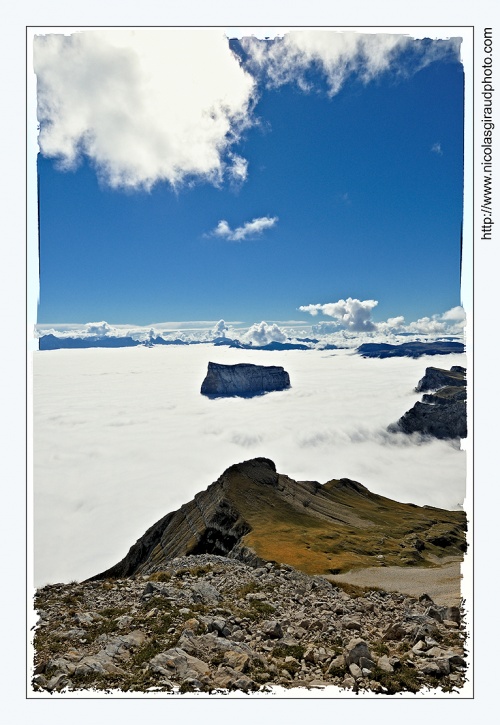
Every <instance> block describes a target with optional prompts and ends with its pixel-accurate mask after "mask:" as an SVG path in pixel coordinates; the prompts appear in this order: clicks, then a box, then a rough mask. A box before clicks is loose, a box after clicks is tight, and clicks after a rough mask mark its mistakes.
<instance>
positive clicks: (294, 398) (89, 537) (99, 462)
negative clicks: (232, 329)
mask: <svg viewBox="0 0 500 725" xmlns="http://www.w3.org/2000/svg"><path fill="white" fill-rule="evenodd" d="M209 360H210V361H213V362H218V363H229V364H234V363H238V362H252V363H256V364H264V365H271V364H272V365H282V366H283V367H284V368H285V369H286V370H287V371H288V372H289V374H290V379H291V385H292V387H291V389H290V390H287V391H283V392H275V393H269V394H267V395H264V396H262V397H257V398H252V399H240V398H228V399H215V400H211V399H208V398H205V397H204V396H202V395H201V394H200V387H201V383H202V381H203V379H204V377H205V374H206V370H207V364H208V361H209ZM428 365H434V366H437V367H446V368H449V367H450V366H451V365H466V359H465V355H446V356H433V357H431V358H429V357H422V358H420V359H416V360H414V359H410V358H390V359H385V360H380V359H364V358H362V357H360V356H359V355H357V354H355V353H354V351H353V350H352V349H351V350H333V351H324V350H323V351H322V350H305V351H301V350H292V351H283V352H282V351H279V352H266V351H258V350H255V351H251V352H249V351H247V350H239V349H232V348H227V347H214V346H213V345H210V344H199V345H190V346H169V347H153V348H148V347H142V346H141V347H136V348H125V349H84V350H54V351H45V352H35V353H34V355H33V457H34V476H33V493H34V499H33V500H34V505H33V520H34V521H33V523H34V542H33V543H34V551H35V558H34V569H35V571H34V578H35V584H36V586H41V585H44V584H46V583H49V582H61V581H63V582H67V581H71V580H75V579H76V580H81V579H83V578H86V577H89V576H91V575H93V574H97V573H98V572H100V571H102V570H104V569H106V568H108V567H109V566H111V565H113V564H115V563H116V562H117V561H118V560H119V559H121V558H122V557H123V556H124V555H125V554H126V553H127V551H128V549H129V547H130V546H131V545H132V544H133V543H134V542H135V541H136V540H137V539H138V538H139V537H140V536H141V535H142V534H143V533H144V532H145V531H146V529H147V528H148V527H149V526H151V525H152V524H153V523H155V522H156V521H157V520H158V519H159V518H161V517H162V516H163V515H165V514H166V513H168V512H169V511H173V510H175V509H177V508H178V507H179V506H181V505H182V504H183V503H185V502H187V501H189V500H190V499H191V498H192V497H193V496H194V494H195V493H197V492H198V491H201V490H203V489H205V488H206V487H207V486H208V485H209V484H210V483H212V482H213V481H215V480H216V479H217V478H218V477H219V476H220V474H221V473H222V472H223V471H224V470H225V469H226V468H227V467H228V466H230V465H232V464H233V463H237V462H239V461H243V460H246V459H249V458H253V457H255V456H266V457H269V458H271V459H272V460H273V461H274V462H275V463H276V466H277V469H278V471H280V472H281V473H286V474H288V475H289V476H291V477H292V478H295V479H298V480H306V479H307V480H317V481H320V482H321V483H324V482H326V481H328V480H330V479H332V478H340V477H349V478H352V479H355V480H358V481H360V482H362V483H363V484H364V485H366V486H367V487H368V488H369V489H370V490H372V491H374V492H376V493H379V494H382V495H384V496H389V497H391V498H395V499H397V500H400V501H407V502H412V503H416V504H419V505H425V504H427V505H433V506H438V507H443V508H457V507H459V506H460V505H461V504H462V503H463V501H464V495H465V469H466V461H465V459H466V453H465V451H463V450H460V448H459V446H458V445H457V444H455V443H452V442H449V441H438V440H433V441H430V442H424V441H422V440H421V439H420V438H419V437H418V436H405V435H404V434H389V433H387V431H386V428H387V426H388V425H389V424H390V423H392V422H394V421H396V420H397V419H398V418H399V417H400V416H401V415H402V414H403V413H404V412H405V411H407V410H408V409H409V408H410V407H411V406H412V405H413V404H414V403H415V402H416V400H418V399H420V395H418V394H416V393H415V392H413V389H414V387H415V385H416V383H417V382H418V380H419V379H420V378H421V377H422V376H423V374H424V372H425V368H426V366H428Z"/></svg>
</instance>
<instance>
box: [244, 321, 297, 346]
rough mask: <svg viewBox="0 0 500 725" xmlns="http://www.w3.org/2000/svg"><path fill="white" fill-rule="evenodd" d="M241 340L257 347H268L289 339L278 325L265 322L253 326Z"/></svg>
mask: <svg viewBox="0 0 500 725" xmlns="http://www.w3.org/2000/svg"><path fill="white" fill-rule="evenodd" d="M240 339H241V340H243V341H244V342H251V343H252V344H255V345H268V344H269V343H270V342H285V340H287V339H288V338H287V336H286V335H285V333H284V332H283V330H281V329H280V328H279V327H278V325H276V323H274V324H272V325H268V324H267V322H264V321H263V322H260V323H255V324H253V325H252V326H251V327H250V329H249V330H248V331H247V332H246V333H245V334H244V335H241V337H240Z"/></svg>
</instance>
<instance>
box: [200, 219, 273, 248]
mask: <svg viewBox="0 0 500 725" xmlns="http://www.w3.org/2000/svg"><path fill="white" fill-rule="evenodd" d="M277 221H278V217H277V216H274V217H267V216H263V217H257V218H256V219H252V221H251V222H245V224H242V225H241V226H240V227H236V229H231V227H230V226H229V224H228V223H227V221H226V220H225V219H221V220H220V222H219V223H218V224H217V226H216V227H215V229H214V230H213V232H212V233H211V235H212V236H215V237H223V238H225V239H229V240H230V241H231V242H241V241H242V240H243V239H247V238H248V237H255V236H258V235H259V234H262V232H263V231H264V230H265V229H271V228H272V227H274V225H275V224H276V222H277Z"/></svg>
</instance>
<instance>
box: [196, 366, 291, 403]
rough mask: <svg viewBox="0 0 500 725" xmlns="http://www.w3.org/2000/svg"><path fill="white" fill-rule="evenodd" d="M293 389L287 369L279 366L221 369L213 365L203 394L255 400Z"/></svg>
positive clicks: (202, 387)
mask: <svg viewBox="0 0 500 725" xmlns="http://www.w3.org/2000/svg"><path fill="white" fill-rule="evenodd" d="M289 387H290V377H289V375H288V373H287V372H286V370H284V368H282V367H279V366H277V365H251V364H249V363H239V364H237V365H220V364H218V363H213V362H209V363H208V371H207V375H206V378H205V380H204V381H203V384H202V386H201V394H202V395H206V396H208V397H213V398H218V397H230V396H238V397H241V398H251V397H253V396H255V395H262V394H263V393H269V392H271V391H274V390H286V389H287V388H289Z"/></svg>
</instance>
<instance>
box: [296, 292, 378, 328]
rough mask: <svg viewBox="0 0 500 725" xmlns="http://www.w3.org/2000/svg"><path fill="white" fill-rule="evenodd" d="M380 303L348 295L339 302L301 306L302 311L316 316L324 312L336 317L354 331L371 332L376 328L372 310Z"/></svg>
mask: <svg viewBox="0 0 500 725" xmlns="http://www.w3.org/2000/svg"><path fill="white" fill-rule="evenodd" d="M377 305H378V302H377V300H357V299H353V298H352V297H348V298H347V299H346V300H338V302H327V303H326V304H324V305H321V304H317V305H303V306H302V307H299V310H301V312H309V313H310V314H311V315H313V317H314V316H316V315H317V314H318V313H319V312H322V313H323V314H324V315H327V316H328V317H334V318H336V320H337V324H338V325H342V326H343V327H345V328H346V329H347V330H353V331H354V332H363V331H364V332H369V331H370V330H375V329H376V326H375V324H374V323H373V321H372V319H371V315H372V310H373V308H374V307H376V306H377Z"/></svg>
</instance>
